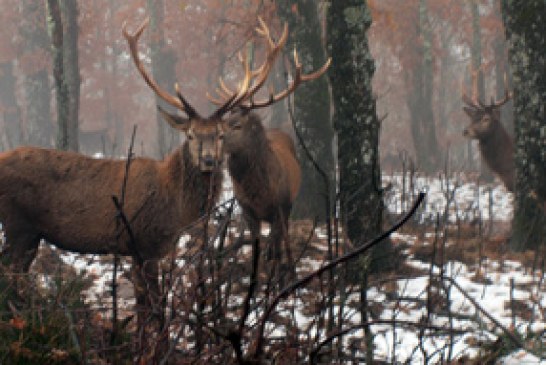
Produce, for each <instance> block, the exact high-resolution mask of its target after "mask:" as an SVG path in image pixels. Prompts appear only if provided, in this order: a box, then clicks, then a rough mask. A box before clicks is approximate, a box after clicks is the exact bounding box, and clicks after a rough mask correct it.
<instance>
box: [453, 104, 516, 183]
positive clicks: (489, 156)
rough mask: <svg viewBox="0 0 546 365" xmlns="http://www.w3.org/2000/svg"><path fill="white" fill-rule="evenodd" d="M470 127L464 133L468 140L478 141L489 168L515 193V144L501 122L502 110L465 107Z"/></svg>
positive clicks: (491, 107)
mask: <svg viewBox="0 0 546 365" xmlns="http://www.w3.org/2000/svg"><path fill="white" fill-rule="evenodd" d="M464 111H465V113H466V114H467V115H468V116H469V117H470V121H471V123H470V125H469V126H468V127H466V128H465V129H464V131H463V135H464V136H465V137H467V138H471V139H475V140H477V141H478V147H479V150H480V154H481V156H482V158H483V160H484V161H485V163H486V164H487V166H488V167H489V168H490V169H491V170H492V171H493V172H494V173H495V174H496V175H497V176H498V177H499V178H500V179H501V180H502V182H503V183H504V185H505V186H506V189H508V190H509V191H511V192H513V191H514V181H515V165H514V143H513V141H512V138H511V137H510V135H509V134H508V132H507V131H506V129H505V128H504V126H503V125H502V123H501V121H500V109H498V108H496V107H494V106H486V107H483V108H473V107H464Z"/></svg>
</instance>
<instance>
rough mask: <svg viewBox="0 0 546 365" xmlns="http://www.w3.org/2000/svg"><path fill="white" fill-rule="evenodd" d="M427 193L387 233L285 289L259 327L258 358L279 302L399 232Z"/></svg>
mask: <svg viewBox="0 0 546 365" xmlns="http://www.w3.org/2000/svg"><path fill="white" fill-rule="evenodd" d="M425 195H426V194H425V193H424V192H420V193H419V195H418V196H417V199H416V201H415V203H414V204H413V206H412V208H411V209H410V210H409V211H408V212H407V213H406V215H405V216H404V217H402V219H400V220H399V221H398V222H397V223H395V224H394V225H393V226H392V227H391V228H389V229H388V230H386V231H385V232H383V233H381V234H380V235H379V236H377V237H376V238H374V239H372V240H370V241H368V242H366V243H364V244H362V245H360V246H359V247H358V248H357V249H355V250H353V251H351V252H349V253H347V254H345V255H343V256H341V257H339V258H337V259H335V260H333V261H331V262H329V263H327V264H326V265H324V266H323V267H321V268H319V269H318V270H315V271H313V272H312V273H310V274H308V275H306V276H304V277H303V278H301V279H299V280H297V281H296V282H294V283H292V284H291V285H289V286H287V287H285V288H284V289H283V290H281V292H280V293H279V294H277V296H276V297H275V298H274V299H273V301H272V302H271V304H270V305H269V307H267V308H266V309H265V311H264V314H263V316H262V319H261V321H260V325H259V331H258V337H257V339H256V346H255V354H256V355H257V356H259V355H261V352H262V350H263V336H264V332H265V324H266V323H267V322H268V320H269V317H270V316H271V313H272V312H273V311H274V310H275V308H276V307H277V305H278V304H279V302H280V301H281V300H283V299H285V298H287V297H289V296H290V295H291V294H292V293H294V292H295V291H296V290H298V289H299V288H302V287H304V286H305V285H307V284H308V283H309V282H311V281H312V280H313V279H315V278H318V277H320V276H321V275H322V274H323V273H325V272H328V271H329V270H332V269H333V268H335V267H336V266H338V265H339V264H342V263H345V262H347V261H349V260H351V259H354V258H356V257H358V256H359V255H361V254H362V253H364V252H366V251H368V250H369V249H371V248H372V247H374V246H375V245H376V244H378V243H379V242H381V241H383V240H384V239H386V238H387V237H389V236H390V235H391V234H392V233H393V232H395V231H396V230H398V229H399V228H400V227H401V226H403V225H404V224H405V223H406V222H407V221H408V220H409V219H410V218H411V216H412V215H413V214H414V213H415V211H416V210H417V208H418V207H419V205H420V204H421V202H422V201H423V199H424V198H425Z"/></svg>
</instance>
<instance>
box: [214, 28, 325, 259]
mask: <svg viewBox="0 0 546 365" xmlns="http://www.w3.org/2000/svg"><path fill="white" fill-rule="evenodd" d="M259 20H260V28H258V33H259V34H260V35H262V36H263V37H264V38H265V39H266V44H267V46H268V54H267V56H266V60H265V62H264V64H263V65H262V66H260V68H258V69H256V70H251V69H250V67H249V65H248V62H247V61H246V58H245V57H240V58H241V61H242V63H243V66H244V68H245V77H244V81H243V85H245V86H246V88H243V87H241V89H240V90H239V93H235V92H233V91H231V90H230V89H229V88H227V87H226V85H225V83H224V82H223V81H222V80H220V89H219V90H218V93H219V97H220V98H219V99H214V98H211V100H212V101H213V102H215V103H216V104H219V105H221V104H222V103H225V102H226V101H228V100H230V99H234V100H237V101H238V107H237V109H235V112H234V113H233V114H232V115H231V116H230V117H229V118H228V120H227V121H226V122H225V123H224V152H225V153H226V154H227V155H228V170H229V174H230V176H231V179H232V181H233V191H234V195H235V198H236V199H237V201H238V202H239V204H240V205H241V207H242V209H243V215H244V218H245V220H246V221H247V223H248V226H249V228H250V232H251V239H252V241H254V240H256V239H257V238H258V237H259V236H260V225H261V222H262V221H265V222H268V223H269V224H270V225H271V232H270V235H269V238H270V247H271V248H272V249H273V252H274V257H275V258H276V259H277V260H280V259H281V244H282V243H281V242H284V243H285V250H286V254H287V259H288V261H289V263H291V261H292V259H291V254H290V248H289V244H288V218H289V216H290V211H291V209H292V203H293V202H294V200H295V199H296V196H297V193H298V191H299V187H300V183H301V169H300V166H299V163H298V160H297V158H296V149H295V146H294V143H293V141H292V139H291V138H290V136H289V135H288V134H287V133H285V132H283V131H281V130H279V129H272V130H265V128H264V126H263V125H262V122H261V120H260V117H259V116H258V115H257V114H255V113H252V112H251V111H252V110H254V109H258V108H263V107H266V106H269V105H271V104H273V103H276V102H278V101H279V100H282V99H283V98H285V97H286V96H288V95H290V94H291V93H292V92H294V91H295V90H296V88H297V87H298V86H299V85H300V84H301V83H302V82H305V81H309V80H313V79H316V78H318V77H320V76H321V75H322V74H323V73H325V72H326V70H327V69H328V67H329V65H330V60H328V61H327V62H326V63H325V64H324V65H323V66H322V67H321V68H320V69H319V70H317V71H316V72H314V73H311V74H305V75H304V74H302V72H301V70H302V65H301V64H300V62H299V60H298V54H297V52H296V51H295V50H294V62H295V70H296V72H295V75H294V76H293V79H292V81H291V83H290V85H289V86H288V87H287V88H286V89H285V90H283V91H281V92H279V93H277V94H273V93H272V94H271V95H270V96H269V98H267V99H264V100H261V101H255V100H254V95H255V94H256V92H257V91H258V90H259V89H260V88H261V87H262V86H263V84H264V82H265V81H266V79H267V76H268V74H269V71H270V70H271V67H272V65H273V62H275V60H276V58H277V56H278V55H279V54H280V50H281V49H282V47H283V46H284V44H285V42H286V39H287V37H288V28H287V26H286V25H285V27H284V30H283V33H282V35H281V37H280V39H279V41H278V42H277V43H275V42H273V40H272V39H271V36H270V33H269V29H268V28H267V26H266V25H265V23H264V22H263V21H262V20H261V19H259ZM251 85H252V86H251Z"/></svg>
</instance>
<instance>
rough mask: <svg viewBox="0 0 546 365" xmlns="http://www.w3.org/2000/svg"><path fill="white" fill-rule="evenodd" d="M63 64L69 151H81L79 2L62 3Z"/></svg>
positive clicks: (66, 1)
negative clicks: (66, 93) (79, 138)
mask: <svg viewBox="0 0 546 365" xmlns="http://www.w3.org/2000/svg"><path fill="white" fill-rule="evenodd" d="M62 16H63V25H64V27H63V32H64V37H63V47H64V50H63V58H64V60H63V62H64V68H65V72H64V75H65V80H66V87H67V88H68V117H67V118H68V149H69V150H71V151H78V150H79V143H78V131H79V115H80V83H81V79H80V67H79V52H78V34H79V29H78V2H77V1H76V0H63V1H62Z"/></svg>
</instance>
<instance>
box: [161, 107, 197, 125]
mask: <svg viewBox="0 0 546 365" xmlns="http://www.w3.org/2000/svg"><path fill="white" fill-rule="evenodd" d="M157 110H158V111H159V113H160V114H161V116H162V117H163V118H164V119H165V120H166V121H167V123H169V124H170V125H171V127H173V128H174V129H178V130H179V131H182V132H186V131H187V130H188V129H189V127H190V120H189V119H187V118H183V117H181V116H179V115H176V114H171V113H167V112H166V111H165V110H163V108H162V107H160V106H159V105H158V106H157Z"/></svg>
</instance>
